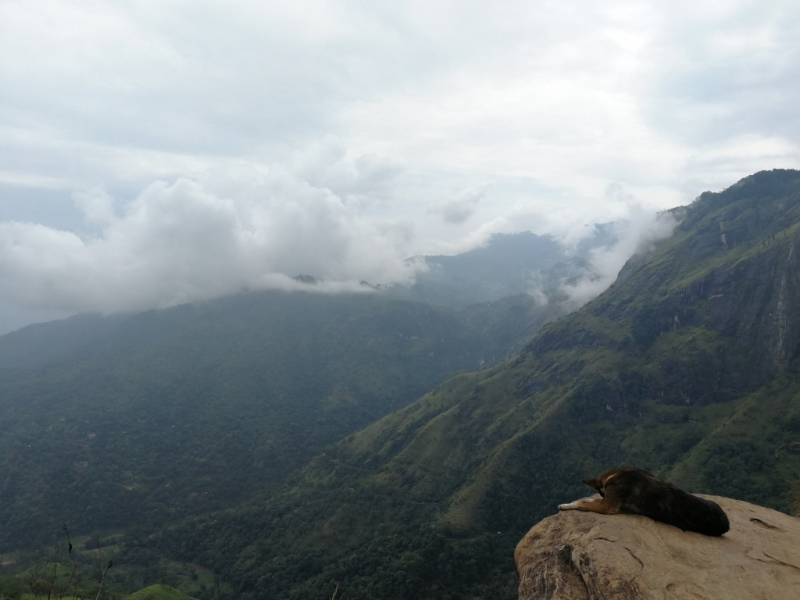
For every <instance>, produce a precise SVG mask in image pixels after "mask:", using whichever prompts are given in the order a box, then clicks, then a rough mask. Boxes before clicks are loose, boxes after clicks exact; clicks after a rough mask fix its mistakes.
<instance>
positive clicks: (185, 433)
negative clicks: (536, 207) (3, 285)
mask: <svg viewBox="0 0 800 600" xmlns="http://www.w3.org/2000/svg"><path fill="white" fill-rule="evenodd" d="M523 305H524V306H523V308H522V309H521V310H522V313H523V314H522V317H520V315H519V314H516V315H515V316H514V317H513V319H514V322H515V323H517V322H518V321H519V320H520V318H521V319H522V320H523V321H525V323H526V324H527V325H528V326H530V327H535V325H536V323H535V321H536V319H537V318H538V316H537V314H538V313H536V311H535V310H534V309H533V308H531V307H532V303H531V302H528V303H527V304H525V303H523ZM482 310H483V311H484V313H485V314H487V315H494V316H493V317H492V318H489V319H488V321H487V323H490V324H491V325H492V326H491V327H489V326H488V325H487V326H485V327H481V326H480V324H478V323H475V322H474V319H473V318H472V317H469V318H467V317H466V316H462V315H459V314H456V313H454V312H452V311H448V310H445V309H439V308H432V307H429V306H425V305H421V304H415V303H411V302H402V301H396V300H391V299H388V298H386V297H382V296H380V295H377V294H364V295H341V296H323V295H319V294H310V293H291V294H290V293H282V292H269V293H266V292H265V293H259V294H244V295H240V296H236V297H233V298H227V299H223V300H219V301H215V302H211V303H207V304H202V305H194V306H182V307H177V308H174V309H169V310H164V311H151V312H147V313H142V314H139V315H134V316H132V317H128V318H125V319H122V318H115V319H113V320H110V321H108V322H102V325H101V326H98V327H96V329H97V330H98V333H97V335H94V333H93V334H92V335H87V336H85V338H82V339H81V340H80V343H78V342H77V341H76V342H75V343H74V344H73V345H72V346H70V345H69V344H62V343H61V342H63V341H64V340H66V339H68V338H69V336H68V335H65V331H69V330H70V328H74V327H79V326H80V325H81V319H73V320H70V321H69V322H60V323H55V324H48V326H37V327H34V328H30V329H28V332H27V333H31V331H33V333H35V334H36V335H35V336H33V337H31V336H28V338H26V339H28V340H31V339H33V340H34V341H35V343H28V344H24V345H23V346H22V347H23V348H26V349H30V348H45V347H47V344H46V340H47V339H48V338H47V334H48V331H49V332H50V333H51V334H52V338H51V339H53V340H54V345H55V346H58V347H59V348H60V349H61V350H60V354H59V353H58V352H55V350H54V351H53V352H52V353H50V354H45V355H41V353H39V352H38V351H37V352H33V353H31V354H28V355H26V356H27V357H28V358H29V359H30V360H26V362H25V365H26V366H25V367H24V368H23V367H19V368H10V367H9V368H7V369H6V370H5V372H4V373H3V377H2V378H0V522H2V523H3V527H2V528H0V547H2V548H10V549H14V548H19V547H20V544H24V545H25V546H26V547H32V546H35V545H36V543H38V542H40V541H41V542H45V541H46V542H48V543H49V541H50V540H51V539H52V535H53V532H58V531H60V528H61V523H63V522H65V521H66V522H68V523H69V525H70V528H71V529H72V530H74V531H80V532H82V533H90V532H93V531H96V530H98V529H109V528H111V529H118V528H126V527H127V528H133V530H135V531H138V532H140V533H141V532H149V531H151V530H152V529H153V528H158V527H160V526H162V525H163V524H164V523H166V522H172V521H174V520H176V519H177V518H179V517H181V516H183V515H186V514H202V513H205V512H208V511H211V510H216V509H220V508H223V507H225V506H229V505H230V504H231V503H233V502H236V501H239V500H242V499H244V498H247V497H249V496H250V495H252V494H253V493H255V492H256V491H261V492H264V491H269V490H270V489H272V487H274V486H275V485H276V484H277V483H278V482H279V481H280V480H281V479H282V478H283V477H284V476H286V475H287V474H289V473H291V472H292V471H293V470H295V469H298V468H299V467H301V466H303V465H304V464H306V463H307V462H308V460H309V459H310V458H311V457H313V456H314V455H316V454H318V453H319V452H321V451H322V450H323V449H324V448H325V447H326V446H327V445H328V444H331V443H333V442H335V441H337V440H339V439H341V438H342V437H344V436H346V435H348V434H350V433H352V432H354V431H356V430H358V429H360V428H362V427H364V426H366V425H368V424H369V423H371V422H373V421H375V420H376V419H378V418H380V417H382V416H384V415H386V414H388V413H390V412H391V411H393V410H396V409H397V408H400V407H402V406H404V405H406V404H407V403H408V402H410V401H412V400H413V399H415V398H416V397H418V396H419V395H420V394H422V393H424V392H425V391H426V390H427V389H430V387H431V386H433V385H436V384H437V383H439V382H441V381H442V380H444V379H446V378H447V377H449V376H451V375H453V374H454V373H456V372H459V371H462V370H466V369H472V368H475V367H477V366H478V364H479V361H480V360H481V356H482V353H484V352H485V353H486V360H487V361H490V360H491V357H492V356H495V355H496V356H497V357H498V359H499V358H500V357H501V356H502V355H503V352H504V351H505V350H504V348H508V347H509V346H510V345H512V344H513V343H514V342H516V340H517V339H518V336H519V335H522V333H523V332H524V331H525V328H521V329H518V328H509V327H506V326H504V325H503V323H504V318H503V316H502V315H499V316H498V315H496V314H494V312H493V309H492V308H491V307H484V308H483V309H482ZM497 310H505V308H504V307H501V308H498V309H497ZM487 318H488V317H487ZM527 319H530V320H527ZM84 320H85V319H84ZM100 321H102V320H100ZM97 322H98V320H97V319H92V323H93V324H96V323H97ZM493 328H494V329H493ZM100 329H103V333H102V334H100V333H99V330H100ZM6 337H8V336H6ZM12 337H14V336H13V335H12ZM65 348H68V350H65ZM37 357H39V358H37ZM40 361H43V362H45V363H47V364H44V365H40V366H31V365H36V363H37V362H40ZM137 535H139V534H137Z"/></svg>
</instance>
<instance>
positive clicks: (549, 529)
mask: <svg viewBox="0 0 800 600" xmlns="http://www.w3.org/2000/svg"><path fill="white" fill-rule="evenodd" d="M701 497H703V498H708V499H710V500H713V501H714V502H716V503H718V504H719V505H720V506H721V507H722V508H723V509H724V510H725V512H726V513H727V514H728V518H729V520H730V523H731V529H730V531H729V532H728V533H726V534H725V535H724V536H722V537H708V536H704V535H700V534H698V533H691V532H683V531H681V530H680V529H678V528H676V527H672V526H671V525H665V524H663V523H657V522H656V521H653V520H651V519H649V518H647V517H642V516H638V515H600V514H596V513H587V512H578V511H568V512H561V513H559V514H556V515H553V516H552V517H548V518H546V519H544V520H542V521H540V522H539V523H538V524H537V525H535V526H534V527H533V528H532V529H531V530H530V531H529V532H528V534H527V535H526V536H525V537H524V538H523V539H522V541H521V542H520V543H519V544H518V545H517V548H516V551H515V552H514V559H515V561H516V564H517V572H518V573H519V577H520V584H519V598H520V600H551V599H552V600H562V599H563V600H606V599H608V600H611V599H612V598H613V599H614V600H633V599H637V600H640V599H641V600H644V599H649V598H658V599H664V600H666V599H673V598H674V599H675V600H687V599H697V600H717V599H719V600H723V599H724V600H754V599H762V598H763V599H764V600H766V599H770V600H797V598H800V519H798V518H795V517H790V516H788V515H785V514H783V513H779V512H777V511H774V510H771V509H768V508H763V507H761V506H756V505H754V504H749V503H747V502H740V501H738V500H731V499H730V498H722V497H718V496H701Z"/></svg>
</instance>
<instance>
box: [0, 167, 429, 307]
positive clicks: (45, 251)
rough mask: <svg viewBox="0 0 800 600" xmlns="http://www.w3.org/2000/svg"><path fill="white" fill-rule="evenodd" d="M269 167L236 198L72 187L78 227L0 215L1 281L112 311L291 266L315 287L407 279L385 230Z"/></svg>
mask: <svg viewBox="0 0 800 600" xmlns="http://www.w3.org/2000/svg"><path fill="white" fill-rule="evenodd" d="M276 171H277V172H276V173H275V174H267V175H266V176H263V177H261V178H260V179H254V180H252V181H250V182H249V185H248V186H247V190H246V193H243V194H242V195H241V196H237V197H226V196H220V195H218V194H217V193H216V192H215V191H214V190H213V189H207V188H205V187H203V186H202V185H201V184H200V183H198V182H196V181H191V180H188V179H178V180H177V181H175V182H174V183H166V182H156V183H153V184H152V185H150V186H149V187H148V188H147V189H145V190H144V191H143V192H142V193H141V194H140V195H139V196H138V197H137V198H136V199H135V200H133V201H132V202H131V203H129V204H128V205H127V206H126V207H125V208H124V210H122V211H121V214H120V215H119V216H116V215H115V214H114V212H113V205H112V199H111V198H110V197H109V196H108V195H107V194H106V193H105V192H104V191H103V190H102V189H99V188H95V189H93V190H89V191H87V192H84V193H80V194H76V195H75V199H76V202H77V203H78V205H79V206H80V207H81V208H82V210H83V211H84V213H85V214H86V216H87V218H88V219H89V220H91V221H92V222H94V223H97V224H101V225H102V227H101V228H100V230H99V232H98V233H97V234H96V235H93V236H88V237H87V236H84V237H81V236H79V235H78V234H76V233H73V232H69V231H60V230H57V229H54V228H50V227H44V226H42V225H37V224H33V223H19V222H5V223H0V287H2V289H3V290H4V296H5V297H6V298H7V299H10V300H11V301H12V302H13V303H14V304H16V305H18V306H26V307H28V308H39V309H62V310H73V311H88V310H95V311H103V312H114V311H126V310H137V309H144V308H149V307H153V306H159V307H163V306H170V305H174V304H178V303H182V302H189V301H193V300H200V299H204V298H212V297H215V296H221V295H225V294H230V293H235V292H237V291H240V290H243V289H263V288H273V287H280V288H282V289H294V288H298V287H300V286H299V284H297V282H294V281H293V280H292V277H294V276H296V275H299V274H306V275H312V276H314V277H317V278H323V279H325V280H327V281H326V282H324V283H322V284H320V286H319V287H317V288H315V289H317V290H320V291H343V290H351V291H353V290H359V289H361V288H360V287H359V285H358V282H359V281H361V280H366V281H369V282H371V283H397V282H407V281H409V280H410V279H412V278H413V276H414V269H415V267H414V266H413V265H412V264H409V263H407V262H405V261H404V260H403V259H404V258H405V255H404V254H403V253H402V251H401V250H399V248H398V247H397V246H396V245H395V244H394V239H393V237H392V236H391V235H389V234H388V232H387V230H379V229H378V228H377V227H376V226H375V225H374V224H373V223H371V222H369V221H368V220H367V219H364V218H363V217H361V216H360V215H359V214H358V213H356V212H355V211H353V210H352V209H351V208H350V207H349V206H348V205H347V203H346V202H344V201H343V200H342V198H341V197H339V196H337V195H335V194H334V193H333V192H331V191H330V190H329V189H327V188H324V187H314V186H312V185H311V184H309V183H308V182H307V181H303V180H300V179H297V178H295V177H293V176H291V174H289V173H288V172H285V171H283V172H281V171H280V170H279V169H276ZM239 175H240V177H241V176H242V174H241V173H240V174H239ZM244 183H245V182H244V181H243V180H242V179H241V178H240V179H238V180H237V181H236V182H235V186H238V187H240V188H242V187H243V184H244ZM396 239H402V234H401V235H399V236H398V238H396Z"/></svg>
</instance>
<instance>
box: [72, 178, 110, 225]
mask: <svg viewBox="0 0 800 600" xmlns="http://www.w3.org/2000/svg"><path fill="white" fill-rule="evenodd" d="M72 200H73V201H74V202H75V206H77V207H78V209H79V210H80V211H81V212H82V213H83V216H84V218H85V219H86V221H87V222H89V223H95V224H105V223H110V222H111V221H113V220H114V198H112V197H111V195H110V194H109V193H108V192H107V191H106V190H105V188H104V187H103V186H101V185H98V186H95V187H92V188H89V189H86V190H80V191H77V192H73V193H72Z"/></svg>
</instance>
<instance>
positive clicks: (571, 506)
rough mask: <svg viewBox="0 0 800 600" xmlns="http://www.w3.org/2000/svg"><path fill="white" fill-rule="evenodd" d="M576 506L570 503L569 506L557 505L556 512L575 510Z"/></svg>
mask: <svg viewBox="0 0 800 600" xmlns="http://www.w3.org/2000/svg"><path fill="white" fill-rule="evenodd" d="M577 508H578V505H577V503H576V502H570V503H569V504H559V505H558V510H576V509H577Z"/></svg>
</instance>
